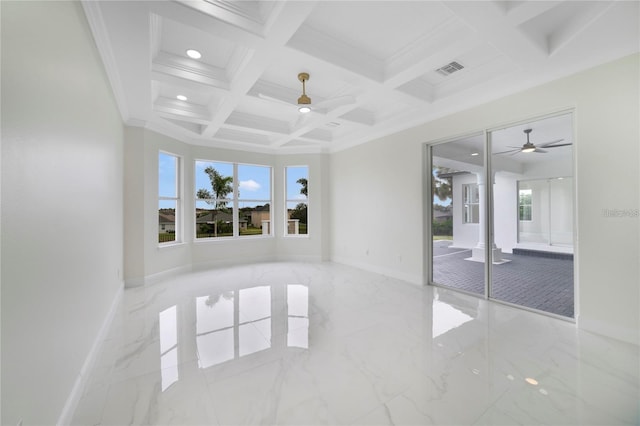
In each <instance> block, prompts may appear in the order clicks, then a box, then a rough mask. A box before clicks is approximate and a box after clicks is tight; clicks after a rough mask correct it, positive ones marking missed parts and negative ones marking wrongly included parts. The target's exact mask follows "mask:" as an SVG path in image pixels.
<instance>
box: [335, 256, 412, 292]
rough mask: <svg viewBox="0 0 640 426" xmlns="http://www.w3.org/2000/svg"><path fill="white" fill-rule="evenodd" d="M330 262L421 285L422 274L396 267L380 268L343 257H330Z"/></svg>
mask: <svg viewBox="0 0 640 426" xmlns="http://www.w3.org/2000/svg"><path fill="white" fill-rule="evenodd" d="M331 261H332V262H335V263H341V264H343V265H347V266H353V267H354V268H358V269H363V270H365V271H369V272H374V273H376V274H380V275H384V276H386V277H390V278H395V279H398V280H402V281H406V282H408V283H411V284H413V285H417V286H420V287H422V286H423V285H424V280H423V278H422V276H420V275H415V274H408V273H406V272H402V271H398V270H396V269H389V268H382V267H380V266H376V265H372V264H370V263H366V262H359V261H355V260H352V259H347V258H345V257H332V258H331Z"/></svg>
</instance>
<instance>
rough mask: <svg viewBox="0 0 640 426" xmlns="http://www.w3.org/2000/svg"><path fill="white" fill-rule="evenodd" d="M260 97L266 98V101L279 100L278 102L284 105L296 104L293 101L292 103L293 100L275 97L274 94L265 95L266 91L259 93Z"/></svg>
mask: <svg viewBox="0 0 640 426" xmlns="http://www.w3.org/2000/svg"><path fill="white" fill-rule="evenodd" d="M258 97H259V98H260V99H264V100H265V101H270V102H277V103H279V104H284V105H289V106H295V104H293V103H291V102H287V101H283V100H282V99H278V98H274V97H272V96H269V95H265V94H264V93H258Z"/></svg>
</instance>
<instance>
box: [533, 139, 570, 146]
mask: <svg viewBox="0 0 640 426" xmlns="http://www.w3.org/2000/svg"><path fill="white" fill-rule="evenodd" d="M563 140H564V139H557V140H555V141H551V142H546V143H543V144H536V145H537V146H539V147H541V148H547V147H548V146H549V145H553V144H556V143H558V142H562V141H563Z"/></svg>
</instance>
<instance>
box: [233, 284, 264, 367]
mask: <svg viewBox="0 0 640 426" xmlns="http://www.w3.org/2000/svg"><path fill="white" fill-rule="evenodd" d="M239 335H240V337H239V338H240V344H239V348H238V351H239V355H240V356H245V355H249V354H252V353H255V352H259V351H262V350H265V349H269V348H270V347H271V287H267V286H263V287H252V288H245V289H242V290H240V326H239Z"/></svg>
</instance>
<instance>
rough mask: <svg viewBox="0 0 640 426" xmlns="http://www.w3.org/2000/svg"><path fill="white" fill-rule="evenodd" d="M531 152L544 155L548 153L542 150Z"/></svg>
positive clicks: (537, 149)
mask: <svg viewBox="0 0 640 426" xmlns="http://www.w3.org/2000/svg"><path fill="white" fill-rule="evenodd" d="M533 152H536V153H538V154H546V153H547V152H549V151H546V150H544V149H540V148H536V150H535V151H533Z"/></svg>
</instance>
